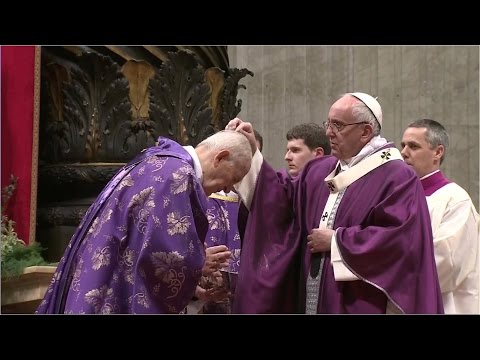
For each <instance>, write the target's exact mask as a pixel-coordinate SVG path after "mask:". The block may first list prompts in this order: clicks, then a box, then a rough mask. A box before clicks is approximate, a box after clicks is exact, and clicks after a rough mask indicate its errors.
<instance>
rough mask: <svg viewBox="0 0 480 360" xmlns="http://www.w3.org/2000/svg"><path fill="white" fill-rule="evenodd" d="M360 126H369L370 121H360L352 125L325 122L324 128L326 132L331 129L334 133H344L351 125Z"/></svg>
mask: <svg viewBox="0 0 480 360" xmlns="http://www.w3.org/2000/svg"><path fill="white" fill-rule="evenodd" d="M358 124H368V121H359V122H355V123H351V124H342V123H340V122H337V121H329V120H327V121H324V122H323V127H324V128H325V131H327V129H328V128H329V127H330V128H331V129H332V130H333V132H337V133H338V132H340V131H342V130H343V129H345V128H346V127H347V126H350V125H358Z"/></svg>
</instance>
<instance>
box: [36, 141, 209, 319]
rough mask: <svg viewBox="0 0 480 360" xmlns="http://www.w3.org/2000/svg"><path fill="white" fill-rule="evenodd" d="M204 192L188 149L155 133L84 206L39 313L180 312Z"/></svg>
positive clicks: (201, 232)
mask: <svg viewBox="0 0 480 360" xmlns="http://www.w3.org/2000/svg"><path fill="white" fill-rule="evenodd" d="M206 209H207V198H206V196H205V192H204V191H203V188H202V186H201V184H200V183H199V180H198V179H197V176H196V174H195V170H194V164H193V160H192V158H191V156H190V155H189V154H188V152H187V151H186V150H185V149H184V148H183V147H182V146H180V145H179V144H177V143H176V142H174V141H172V140H169V139H166V138H159V144H158V146H155V147H151V148H149V149H147V150H145V151H143V152H142V153H141V154H140V155H138V156H137V157H136V158H135V159H134V160H133V161H131V162H130V163H129V164H128V165H126V166H125V167H124V168H122V169H121V170H120V171H119V172H118V173H117V174H116V175H115V176H114V177H113V178H112V180H111V181H110V182H109V183H108V184H107V186H106V187H105V188H104V189H103V190H102V192H101V193H100V195H99V196H98V198H97V200H96V201H95V202H94V203H93V204H92V205H91V207H90V208H89V210H88V212H87V214H86V215H85V217H84V219H83V220H82V222H81V224H80V226H79V227H78V229H77V231H76V232H75V234H74V236H73V237H72V240H71V241H70V244H69V245H68V247H67V249H66V251H65V254H64V255H63V257H62V259H61V261H60V263H59V265H58V268H57V271H56V273H55V274H54V276H53V279H52V283H51V284H50V286H49V287H48V289H47V292H46V294H45V297H44V299H43V301H42V303H41V304H40V307H39V308H38V310H37V312H38V313H49V314H52V313H75V314H77V313H87V314H89V313H151V314H163V313H180V312H181V311H182V310H183V309H184V308H185V306H186V305H187V304H188V302H189V301H190V299H191V298H192V296H193V295H194V293H195V289H196V286H197V283H198V281H199V279H200V276H201V269H202V267H203V263H204V261H205V250H204V239H205V234H206V231H207V227H208V222H207V218H206V216H205V213H206Z"/></svg>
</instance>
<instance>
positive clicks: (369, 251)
mask: <svg viewBox="0 0 480 360" xmlns="http://www.w3.org/2000/svg"><path fill="white" fill-rule="evenodd" d="M387 146H393V144H388V145H387ZM384 148H385V147H383V148H382V149H384ZM382 149H379V151H380V150H382ZM359 164H361V162H360V163H359ZM336 165H337V159H336V158H334V157H332V156H324V157H321V158H316V159H313V160H312V161H310V162H309V163H308V164H307V165H306V166H305V168H304V169H303V172H302V174H301V175H300V177H299V178H297V179H296V180H293V181H290V182H289V181H285V179H280V180H279V179H278V177H277V174H276V172H275V170H273V169H272V168H271V167H270V166H269V165H268V164H267V163H266V162H264V163H263V165H262V168H261V170H260V173H259V175H258V180H257V187H256V190H255V193H254V195H253V200H252V204H251V208H250V216H249V217H248V222H247V228H246V230H245V236H244V239H243V247H242V270H241V272H240V275H239V277H238V282H237V294H236V301H235V304H234V305H235V306H234V309H233V312H235V313H304V312H305V294H306V278H307V274H308V272H309V271H310V264H311V262H312V257H314V256H320V254H315V255H313V256H312V254H311V253H310V251H308V249H307V248H306V243H307V239H306V237H307V235H308V234H309V232H310V231H311V229H313V228H318V226H319V223H320V217H321V216H322V212H323V209H324V207H325V205H326V202H327V199H328V197H329V194H330V192H329V189H328V187H327V186H326V185H325V182H324V179H325V177H327V175H328V174H330V173H331V172H332V171H333V170H334V169H335V167H336ZM292 204H295V206H294V207H293V209H294V210H295V213H294V212H293V211H292V210H291V209H292ZM333 228H334V229H336V231H337V232H336V237H337V238H336V239H337V245H338V248H339V252H340V254H341V256H342V260H343V262H344V264H345V265H346V267H347V268H348V269H350V270H351V271H352V272H353V273H354V274H356V275H357V276H358V277H359V278H360V280H354V281H336V280H335V277H334V272H333V268H332V265H331V262H330V252H326V253H324V261H323V266H322V269H321V283H320V289H319V297H318V298H319V300H318V306H317V313H330V314H341V313H356V314H369V313H385V312H386V310H387V309H386V308H387V302H388V301H389V302H390V303H394V304H396V305H397V306H398V307H399V308H400V309H397V310H398V311H399V312H404V313H407V314H437V313H443V303H442V298H441V293H440V286H439V283H438V276H437V271H436V265H435V258H434V253H433V239H432V230H431V224H430V216H429V212H428V207H427V203H426V199H425V195H424V192H423V189H422V186H421V184H420V181H419V180H418V178H417V176H416V174H415V172H414V171H413V170H412V169H411V167H409V166H408V165H406V164H405V163H404V162H403V161H400V160H392V161H389V162H387V163H386V164H384V165H382V166H380V167H378V168H376V169H374V170H372V171H371V172H369V173H367V174H366V175H364V176H363V177H361V178H360V179H358V180H357V181H355V182H354V183H352V184H351V185H350V186H349V187H347V188H346V190H345V193H344V196H343V199H342V201H341V202H340V204H339V206H338V208H337V209H336V216H335V220H334V225H333Z"/></svg>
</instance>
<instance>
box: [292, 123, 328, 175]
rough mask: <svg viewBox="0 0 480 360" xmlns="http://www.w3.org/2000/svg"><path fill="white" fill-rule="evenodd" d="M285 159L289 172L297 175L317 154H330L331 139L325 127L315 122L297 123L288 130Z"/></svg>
mask: <svg viewBox="0 0 480 360" xmlns="http://www.w3.org/2000/svg"><path fill="white" fill-rule="evenodd" d="M286 137H287V141H288V142H287V152H286V154H285V161H286V162H287V166H288V173H289V174H290V176H292V177H295V176H298V174H300V172H301V171H302V169H303V168H304V166H305V164H306V163H307V162H309V161H310V160H312V159H314V158H316V157H317V156H323V155H330V141H329V140H328V137H327V135H326V133H325V129H324V128H322V127H321V126H319V125H317V124H315V123H305V124H300V125H296V126H294V127H293V128H291V129H290V130H288V132H287V136H286Z"/></svg>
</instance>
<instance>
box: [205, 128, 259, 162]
mask: <svg viewBox="0 0 480 360" xmlns="http://www.w3.org/2000/svg"><path fill="white" fill-rule="evenodd" d="M200 146H205V147H206V149H207V150H209V151H212V150H219V151H220V150H228V151H229V152H230V155H229V156H228V159H229V160H230V161H231V162H232V164H233V166H245V165H246V164H248V163H249V162H250V161H251V160H252V148H251V147H250V143H249V141H248V139H247V137H246V136H245V135H243V134H242V133H239V132H238V131H234V130H221V131H219V132H217V133H215V134H213V135H211V136H209V137H208V138H206V139H205V140H203V141H202V142H201V143H200V144H198V145H197V147H200ZM247 170H248V169H247Z"/></svg>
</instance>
